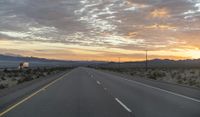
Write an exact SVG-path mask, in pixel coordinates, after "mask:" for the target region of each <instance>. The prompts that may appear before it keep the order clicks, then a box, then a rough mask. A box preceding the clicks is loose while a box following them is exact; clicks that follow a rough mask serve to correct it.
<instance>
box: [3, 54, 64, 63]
mask: <svg viewBox="0 0 200 117" xmlns="http://www.w3.org/2000/svg"><path fill="white" fill-rule="evenodd" d="M0 61H27V62H50V61H51V62H52V61H53V62H64V61H62V60H50V59H45V58H37V57H23V56H15V55H3V54H0Z"/></svg>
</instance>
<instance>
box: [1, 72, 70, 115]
mask: <svg viewBox="0 0 200 117" xmlns="http://www.w3.org/2000/svg"><path fill="white" fill-rule="evenodd" d="M66 75H67V74H65V75H63V76H61V77H60V78H58V79H56V80H54V81H52V82H50V83H49V84H47V85H45V86H44V87H42V88H41V89H39V90H38V91H36V92H34V93H32V94H31V95H29V96H28V97H26V98H24V99H23V100H21V101H19V102H17V103H16V104H14V105H12V106H11V107H9V108H8V109H6V110H5V111H3V112H1V113H0V117H1V116H3V115H5V114H6V113H8V112H10V111H11V110H13V109H14V108H16V107H17V106H19V105H20V104H22V103H24V102H26V101H27V100H29V99H30V98H32V97H33V96H35V95H36V94H38V93H40V92H41V91H44V90H46V89H47V88H48V87H49V86H51V85H53V84H54V83H56V82H57V81H59V80H61V79H63V78H64V77H65V76H66Z"/></svg>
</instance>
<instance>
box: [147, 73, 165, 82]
mask: <svg viewBox="0 0 200 117" xmlns="http://www.w3.org/2000/svg"><path fill="white" fill-rule="evenodd" d="M165 76H166V74H165V72H161V71H152V72H150V73H148V74H147V77H148V78H150V79H154V80H157V79H158V78H162V77H165Z"/></svg>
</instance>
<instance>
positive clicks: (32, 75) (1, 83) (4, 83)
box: [0, 67, 72, 90]
mask: <svg viewBox="0 0 200 117" xmlns="http://www.w3.org/2000/svg"><path fill="white" fill-rule="evenodd" d="M70 69H72V68H66V67H54V68H35V69H24V70H7V69H4V70H2V71H0V90H1V89H5V88H8V87H12V86H15V85H18V84H21V83H24V82H28V81H32V80H34V79H39V78H47V77H48V76H50V75H54V74H58V73H60V72H62V71H66V70H70Z"/></svg>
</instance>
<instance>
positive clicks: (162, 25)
mask: <svg viewBox="0 0 200 117" xmlns="http://www.w3.org/2000/svg"><path fill="white" fill-rule="evenodd" d="M145 28H147V29H161V30H176V29H177V28H176V27H175V26H171V25H165V24H154V25H150V26H146V27H145Z"/></svg>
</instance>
